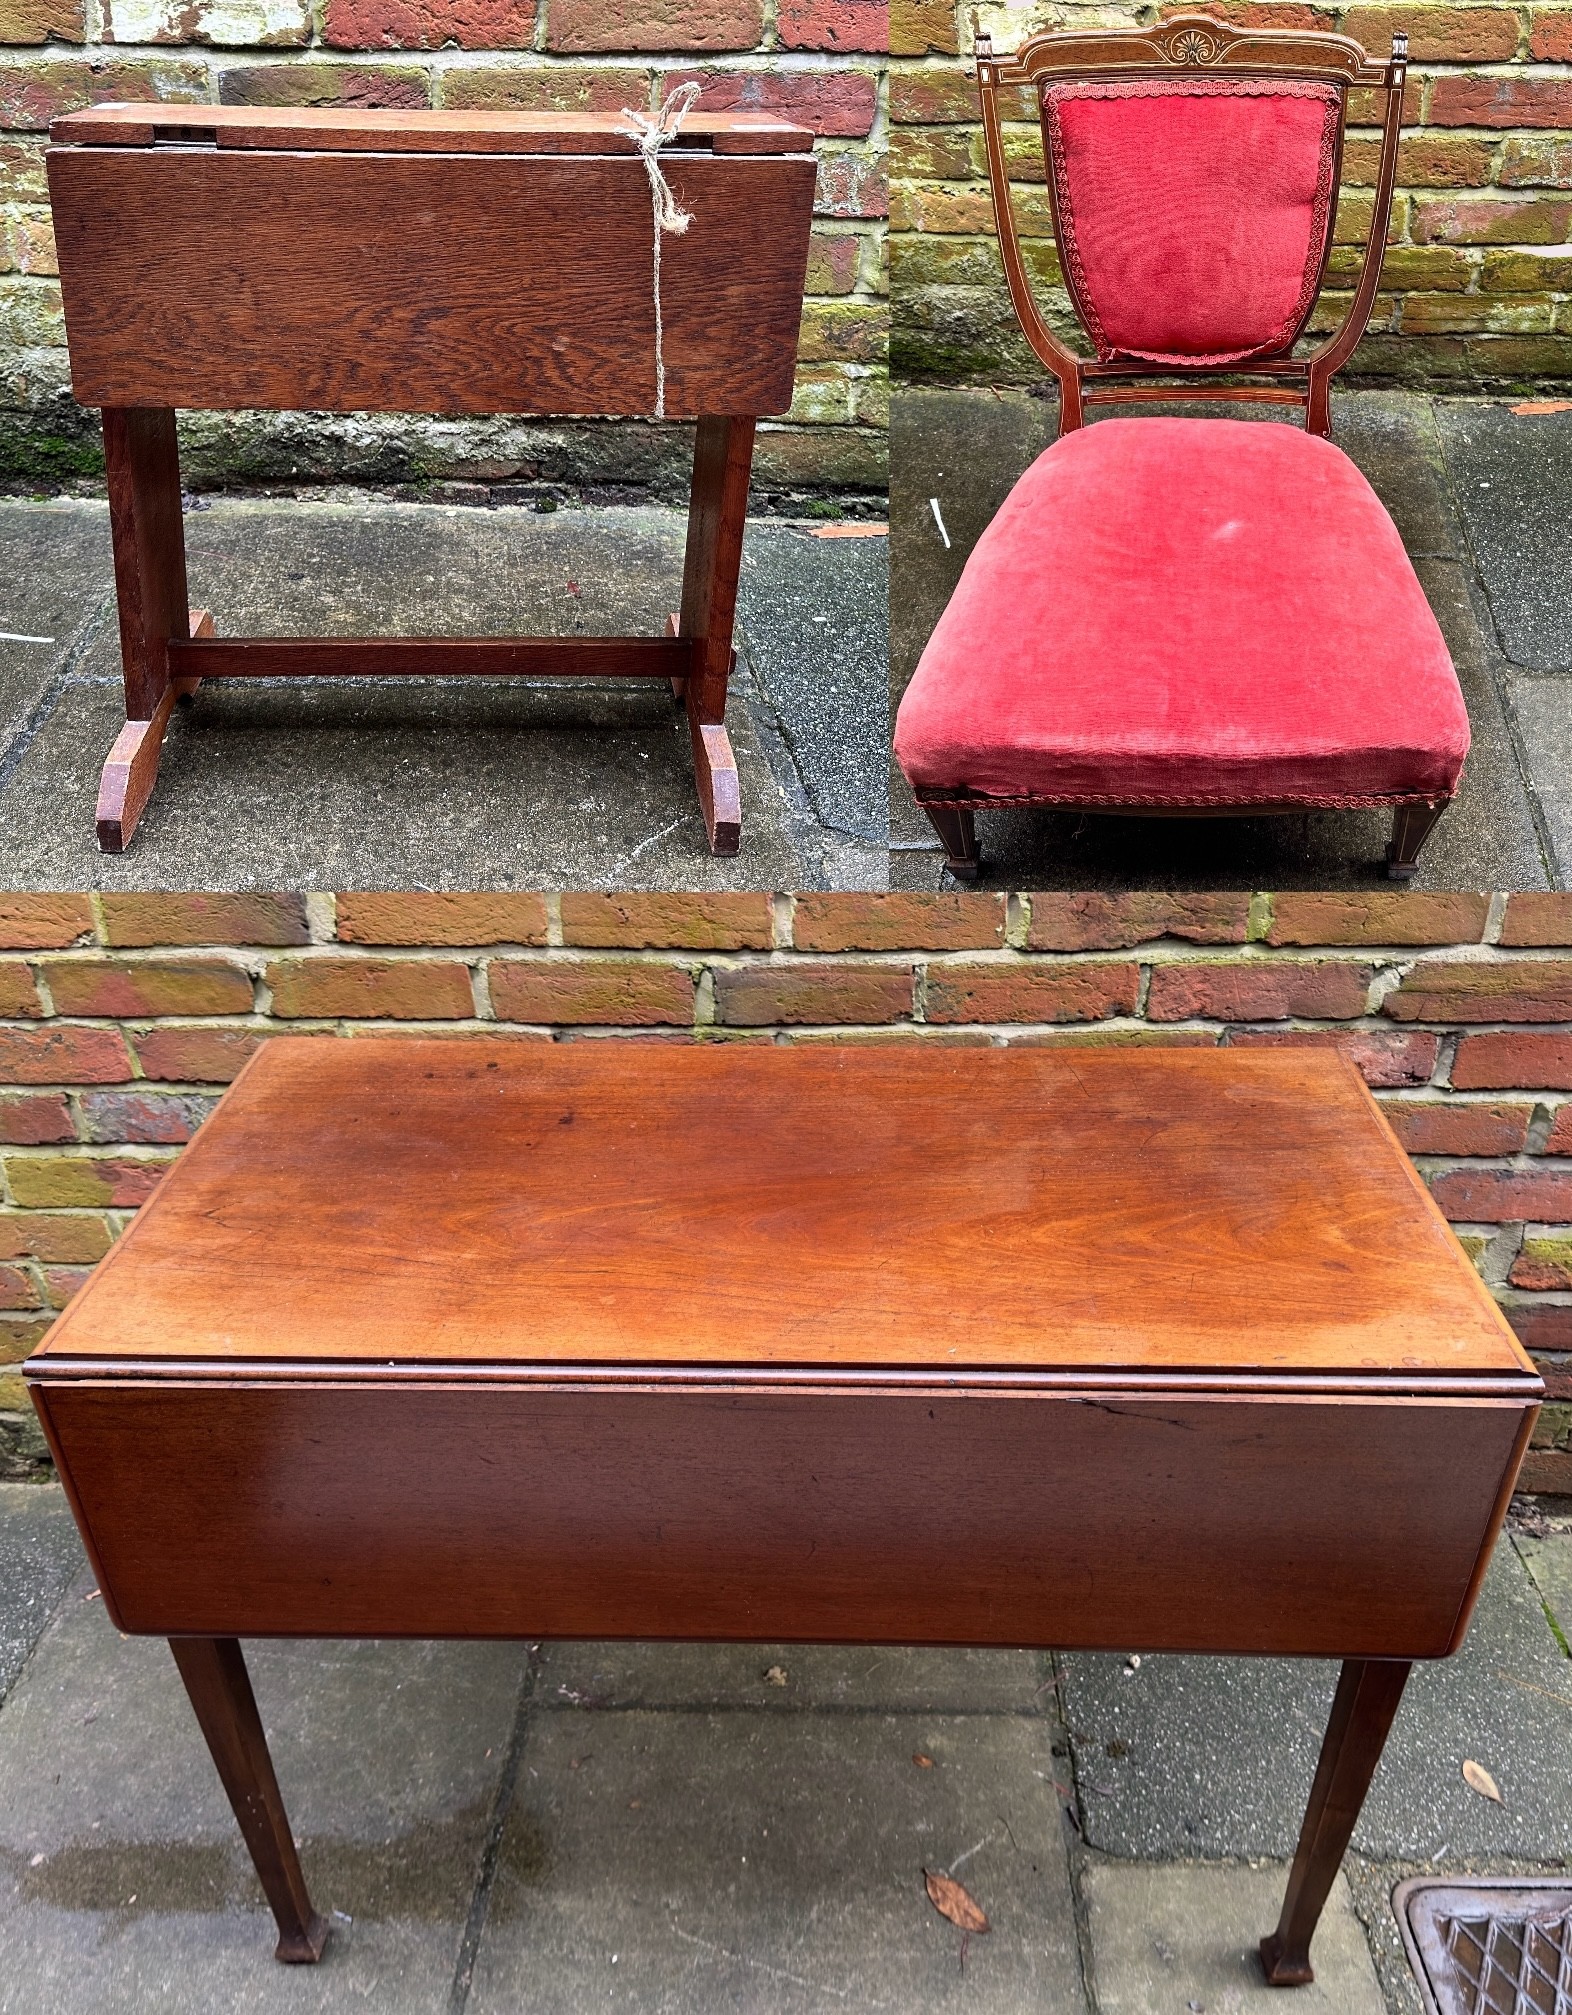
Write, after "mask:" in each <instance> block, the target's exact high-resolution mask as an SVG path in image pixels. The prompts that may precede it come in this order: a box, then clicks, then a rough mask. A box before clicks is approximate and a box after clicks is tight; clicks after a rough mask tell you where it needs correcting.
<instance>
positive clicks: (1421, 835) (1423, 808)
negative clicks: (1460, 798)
mask: <svg viewBox="0 0 1572 2015" xmlns="http://www.w3.org/2000/svg"><path fill="white" fill-rule="evenodd" d="M1447 802H1448V801H1447V800H1446V799H1442V801H1441V803H1440V804H1437V805H1398V806H1396V807H1395V808H1394V810H1393V813H1392V838H1391V842H1390V844H1389V845H1388V847H1387V850H1386V873H1387V879H1388V881H1394V882H1406V881H1412V880H1413V877H1414V870H1415V869H1416V868H1417V867H1418V865H1419V849H1420V848H1421V847H1422V846H1423V845H1424V843H1425V841H1426V840H1427V839H1428V838H1429V837H1430V835H1431V833H1432V832H1433V831H1434V830H1435V827H1436V822H1437V821H1438V820H1439V818H1440V817H1441V814H1442V813H1443V812H1444V811H1445V810H1446V808H1447Z"/></svg>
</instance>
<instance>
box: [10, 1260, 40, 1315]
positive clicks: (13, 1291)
mask: <svg viewBox="0 0 1572 2015" xmlns="http://www.w3.org/2000/svg"><path fill="white" fill-rule="evenodd" d="M42 1306H43V1299H42V1297H41V1296H40V1294H39V1292H38V1287H37V1283H36V1282H35V1281H34V1279H33V1276H32V1275H31V1274H30V1273H29V1272H28V1271H27V1269H26V1268H25V1267H21V1266H0V1308H8V1309H9V1308H41V1307H42Z"/></svg>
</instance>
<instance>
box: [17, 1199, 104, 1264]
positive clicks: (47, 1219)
mask: <svg viewBox="0 0 1572 2015" xmlns="http://www.w3.org/2000/svg"><path fill="white" fill-rule="evenodd" d="M114 1242H115V1239H114V1233H113V1232H112V1231H111V1230H110V1228H109V1220H108V1219H107V1218H105V1217H101V1216H99V1215H98V1214H97V1213H96V1212H92V1211H77V1210H71V1211H64V1210H63V1211H51V1210H18V1211H3V1212H0V1259H48V1260H63V1261H67V1262H69V1263H72V1264H83V1265H90V1264H91V1263H92V1262H93V1261H94V1260H98V1259H102V1258H103V1256H104V1254H105V1253H106V1252H108V1250H109V1248H110V1247H111V1246H112V1245H113V1244H114Z"/></svg>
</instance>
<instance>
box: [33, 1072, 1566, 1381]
mask: <svg viewBox="0 0 1572 2015" xmlns="http://www.w3.org/2000/svg"><path fill="white" fill-rule="evenodd" d="M284 1225H287V1226H288V1227H289V1238H288V1264H287V1265H282V1264H280V1265H275V1264H273V1263H271V1262H272V1256H273V1255H274V1253H275V1252H276V1250H277V1246H278V1238H279V1227H280V1226H284ZM53 1354H59V1355H63V1356H75V1357H97V1356H103V1357H145V1358H148V1359H159V1358H164V1359H179V1358H195V1359H202V1360H208V1359H213V1360H219V1361H222V1360H224V1359H226V1358H227V1359H232V1360H245V1359H261V1360H267V1359H274V1358H278V1359H291V1358H293V1359H302V1360H311V1361H317V1362H322V1361H335V1360H340V1361H343V1362H346V1363H348V1362H354V1361H362V1360H376V1359H384V1360H385V1359H388V1358H395V1359H398V1360H400V1361H401V1362H417V1363H418V1362H442V1361H457V1362H465V1361H468V1362H485V1361H491V1362H506V1363H524V1362H548V1363H563V1364H566V1363H575V1362H586V1363H621V1364H644V1363H674V1364H703V1365H725V1364H745V1365H780V1366H786V1365H825V1366H836V1365H881V1364H883V1365H897V1366H906V1367H915V1368H922V1367H930V1368H955V1369H960V1368H964V1367H967V1366H989V1365H996V1366H1015V1367H1027V1368H1044V1369H1046V1368H1058V1369H1066V1368H1084V1367H1118V1368H1121V1369H1137V1370H1139V1369H1147V1370H1151V1369H1162V1370H1165V1371H1176V1370H1181V1369H1201V1370H1205V1371H1218V1370H1220V1369H1226V1370H1228V1371H1230V1372H1234V1373H1244V1372H1269V1373H1284V1372H1291V1371H1299V1372H1322V1373H1337V1374H1339V1375H1343V1374H1346V1375H1348V1376H1350V1377H1367V1376H1373V1375H1377V1374H1383V1373H1384V1374H1397V1375H1400V1376H1404V1377H1408V1376H1414V1377H1417V1376H1420V1375H1422V1374H1434V1373H1441V1374H1456V1375H1464V1374H1468V1373H1475V1374H1478V1373H1485V1372H1488V1373H1492V1374H1496V1375H1505V1376H1509V1377H1521V1376H1531V1373H1530V1371H1529V1367H1528V1362H1527V1359H1526V1358H1525V1357H1524V1356H1523V1353H1522V1351H1521V1349H1520V1347H1519V1346H1518V1344H1517V1342H1516V1340H1515V1338H1514V1337H1513V1336H1512V1334H1511V1331H1510V1330H1509V1329H1508V1328H1507V1325H1506V1323H1505V1322H1504V1320H1503V1319H1502V1317H1501V1315H1500V1313H1499V1312H1498V1310H1497V1308H1496V1306H1495V1303H1494V1301H1493V1300H1492V1299H1491V1297H1490V1295H1489V1293H1488V1291H1487V1290H1486V1289H1485V1288H1484V1286H1483V1284H1482V1283H1481V1282H1480V1280H1479V1278H1478V1276H1477V1275H1476V1274H1475V1272H1474V1270H1473V1268H1472V1267H1471V1266H1470V1265H1469V1263H1468V1261H1467V1259H1466V1258H1465V1257H1464V1255H1463V1253H1462V1250H1461V1248H1460V1247H1459V1246H1458V1244H1457V1241H1456V1239H1455V1238H1454V1236H1453V1235H1452V1233H1451V1231H1450V1229H1449V1228H1448V1227H1447V1225H1446V1223H1445V1221H1444V1220H1443V1219H1442V1217H1441V1215H1440V1213H1439V1211H1437V1210H1436V1208H1435V1207H1434V1205H1433V1204H1432V1203H1431V1201H1430V1199H1429V1197H1428V1195H1427V1194H1426V1192H1425V1190H1424V1187H1423V1185H1422V1183H1420V1181H1419V1179H1418V1177H1417V1176H1416V1175H1415V1174H1414V1171H1413V1169H1412V1167H1411V1165H1410V1163H1409V1162H1408V1160H1407V1158H1406V1157H1405V1156H1404V1155H1403V1154H1402V1152H1401V1150H1400V1149H1399V1148H1398V1146H1397V1144H1396V1142H1395V1141H1394V1140H1393V1138H1392V1136H1391V1133H1390V1130H1389V1129H1388V1128H1387V1127H1386V1125H1385V1122H1384V1121H1383V1120H1382V1118H1381V1116H1380V1114H1379V1112H1378V1110H1377V1108H1376V1106H1375V1103H1374V1101H1373V1100H1372V1098H1371V1097H1370V1095H1369V1093H1368V1092H1367V1091H1366V1089H1365V1087H1364V1085H1363V1083H1362V1082H1361V1080H1360V1079H1359V1077H1358V1075H1357V1074H1356V1073H1355V1071H1354V1070H1353V1069H1352V1068H1351V1067H1350V1066H1349V1065H1348V1064H1347V1063H1346V1062H1344V1061H1343V1060H1342V1059H1341V1058H1339V1057H1335V1056H1329V1055H1327V1054H1325V1053H1322V1052H1312V1051H1304V1052H1294V1051H1251V1052H1239V1051H1188V1050H1186V1051H1181V1050H1168V1051H1146V1052H1142V1053H1139V1054H1135V1053H1132V1052H1131V1051H1129V1050H1117V1051H1095V1050H1078V1051H1076V1052H1074V1053H1073V1054H1072V1053H1067V1052H1062V1051H1044V1050H1038V1051H1025V1050H1015V1051H996V1050H978V1049H966V1050H925V1051H923V1052H922V1053H920V1054H917V1053H913V1052H912V1051H911V1050H909V1049H908V1050H894V1049H890V1048H862V1047H853V1046H845V1047H839V1048H830V1049H823V1050H817V1049H816V1050H812V1051H809V1050H806V1049H797V1050H791V1051H782V1050H776V1049H773V1048H766V1049H753V1048H747V1049H741V1048H734V1049H733V1048H721V1047H702V1048H693V1049H687V1050H673V1049H670V1048H660V1049H654V1048H642V1047H641V1048H628V1047H625V1046H622V1045H617V1046H608V1045H601V1044H592V1043H586V1044H575V1045H564V1046H550V1047H546V1046H541V1047H535V1046H530V1047H528V1048H522V1049H521V1048H520V1047H519V1046H518V1045H515V1044H510V1043H507V1042H505V1041H499V1042H495V1043H493V1042H489V1041H486V1040H483V1039H482V1040H477V1041H474V1042H466V1043H464V1044H452V1043H444V1042H435V1041H430V1040H425V1041H422V1040H418V1039H417V1040H414V1041H401V1040H396V1039H394V1040H382V1039H378V1040H376V1041H367V1042H361V1041H353V1042H321V1041H304V1040H295V1041H275V1042H271V1043H269V1044H268V1045H266V1047H265V1048H264V1049H263V1050H262V1051H261V1052H260V1053H259V1054H258V1056H257V1057H256V1058H254V1059H253V1060H252V1062H251V1063H250V1064H248V1065H247V1067H246V1069H245V1071H244V1072H243V1074H242V1075H241V1077H240V1078H239V1079H238V1080H237V1082H236V1084H235V1085H234V1086H233V1087H232V1088H231V1090H230V1091H229V1093H228V1094H227V1095H226V1097H225V1099H224V1100H223V1102H222V1103H221V1105H220V1106H219V1108H218V1111H217V1112H216V1113H215V1114H214V1116H213V1117H212V1118H211V1119H210V1120H209V1121H208V1123H207V1125H206V1126H205V1127H204V1128H203V1130H202V1132H201V1133H200V1134H199V1135H198V1136H197V1139H196V1141H195V1142H194V1143H193V1145H192V1146H191V1147H190V1148H188V1149H187V1151H186V1153H185V1154H184V1155H183V1156H182V1158H181V1160H180V1161H179V1162H178V1163H177V1164H176V1166H175V1168H174V1170H173V1171H172V1172H171V1174H170V1175H169V1176H168V1177H167V1178H166V1179H165V1181H164V1184H163V1186H162V1188H161V1190H160V1192H159V1196H158V1199H157V1201H156V1203H155V1204H154V1205H153V1206H152V1207H151V1208H148V1209H145V1210H143V1211H142V1212H141V1213H140V1214H139V1216H138V1218H137V1220H136V1222H135V1224H134V1226H133V1228H132V1230H131V1231H130V1233H129V1234H128V1236H127V1237H126V1238H125V1239H124V1240H123V1241H122V1242H121V1244H120V1245H119V1247H118V1248H117V1249H116V1251H115V1253H114V1254H113V1255H112V1256H111V1257H110V1259H109V1260H108V1261H107V1262H106V1263H105V1264H104V1265H102V1266H101V1267H99V1268H98V1270H97V1271H96V1273H95V1274H94V1276H93V1279H92V1280H91V1281H90V1282H89V1283H88V1285H87V1286H86V1288H84V1289H83V1291H82V1292H81V1294H80V1295H78V1296H77V1298H76V1299H75V1300H74V1301H73V1303H72V1304H71V1306H70V1308H69V1309H68V1310H67V1311H66V1312H65V1314H64V1315H63V1316H62V1317H61V1318H60V1320H59V1321H58V1322H57V1323H56V1324H55V1325H54V1327H53V1328H52V1329H51V1331H50V1333H49V1337H48V1339H47V1341H46V1343H45V1345H44V1350H43V1355H42V1357H41V1358H39V1359H35V1363H40V1364H45V1363H47V1362H48V1360H49V1358H50V1356H51V1355H53Z"/></svg>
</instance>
